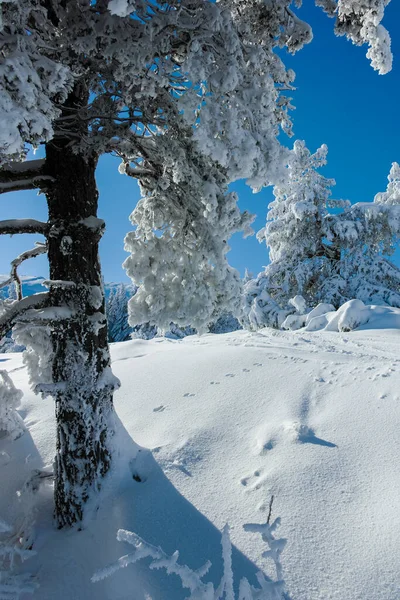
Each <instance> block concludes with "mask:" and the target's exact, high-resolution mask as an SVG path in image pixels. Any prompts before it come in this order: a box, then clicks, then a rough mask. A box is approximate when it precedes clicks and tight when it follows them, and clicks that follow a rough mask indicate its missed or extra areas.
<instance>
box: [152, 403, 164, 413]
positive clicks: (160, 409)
mask: <svg viewBox="0 0 400 600" xmlns="http://www.w3.org/2000/svg"><path fill="white" fill-rule="evenodd" d="M165 409H166V406H164V405H163V404H160V406H156V407H155V408H153V412H163V411H164V410H165Z"/></svg>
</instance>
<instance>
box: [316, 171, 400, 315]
mask: <svg viewBox="0 0 400 600" xmlns="http://www.w3.org/2000/svg"><path fill="white" fill-rule="evenodd" d="M399 175H400V169H399V166H398V164H397V163H393V165H392V168H391V170H390V173H389V176H388V181H389V183H388V186H387V189H386V191H385V192H381V193H378V194H376V196H375V199H374V202H362V203H358V204H355V205H353V206H351V207H349V208H348V209H347V210H345V211H344V212H343V213H341V214H338V215H331V216H329V217H328V218H327V223H326V232H327V236H328V238H329V239H330V240H331V242H332V243H333V244H334V245H335V246H336V247H337V248H338V249H340V264H339V265H338V267H337V271H338V273H339V274H340V277H341V279H342V280H343V281H344V282H345V285H344V286H343V289H342V297H343V301H342V302H340V304H343V302H344V301H347V300H352V299H354V298H355V299H358V300H362V301H363V302H364V303H366V304H389V305H390V306H397V307H400V269H399V268H398V267H397V266H396V265H395V264H394V263H392V262H391V261H390V258H389V257H390V256H391V255H392V254H393V253H394V251H395V249H396V247H397V245H398V242H399V239H400V178H399ZM328 285H329V282H328ZM336 306H338V304H336Z"/></svg>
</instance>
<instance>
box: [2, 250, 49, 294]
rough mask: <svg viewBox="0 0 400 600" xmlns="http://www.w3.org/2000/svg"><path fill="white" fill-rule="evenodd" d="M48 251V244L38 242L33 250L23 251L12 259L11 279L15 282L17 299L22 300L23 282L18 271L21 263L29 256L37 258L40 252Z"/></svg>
mask: <svg viewBox="0 0 400 600" xmlns="http://www.w3.org/2000/svg"><path fill="white" fill-rule="evenodd" d="M46 252H47V244H42V243H41V242H36V246H35V247H34V248H32V249H31V250H27V251H26V252H23V253H22V254H20V255H19V256H17V258H14V260H13V261H12V263H11V273H10V279H11V280H12V281H13V282H14V283H15V291H16V293H17V300H22V283H21V279H20V278H19V275H18V271H17V269H18V267H19V265H20V264H21V263H22V262H24V261H25V260H28V259H29V258H35V257H36V256H40V254H46Z"/></svg>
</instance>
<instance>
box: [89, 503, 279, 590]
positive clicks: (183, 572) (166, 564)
mask: <svg viewBox="0 0 400 600" xmlns="http://www.w3.org/2000/svg"><path fill="white" fill-rule="evenodd" d="M271 506H272V502H271V504H270V509H271ZM270 516H271V510H270V514H269V516H268V521H267V523H264V524H250V523H249V524H247V525H244V529H245V531H250V532H255V533H259V534H260V535H261V537H262V539H263V541H264V542H265V543H266V544H267V546H268V550H266V551H265V552H263V554H262V556H263V558H268V559H272V561H273V563H274V566H275V572H276V580H273V579H270V578H269V577H268V576H267V575H265V574H264V573H263V572H261V571H260V572H258V573H257V581H258V587H254V586H252V585H251V584H250V583H249V582H248V580H247V579H246V578H243V579H242V580H241V581H240V584H239V591H238V595H236V594H235V591H234V573H233V570H232V543H231V539H230V536H229V525H225V527H224V528H223V530H222V537H221V546H222V559H223V569H224V570H223V574H222V578H221V581H220V583H219V585H218V586H217V587H215V586H214V585H213V583H212V582H210V581H209V582H204V581H203V578H204V576H205V575H206V574H207V573H208V571H209V569H210V567H211V563H210V561H207V562H206V564H205V565H204V566H203V567H201V568H200V569H197V570H196V571H194V570H192V569H191V568H190V567H188V566H187V565H181V564H179V563H178V559H179V552H178V551H176V552H174V553H173V554H172V555H171V556H168V555H167V554H165V552H164V551H163V550H162V549H161V548H157V547H156V546H152V545H151V544H148V543H147V542H145V541H144V540H143V539H142V538H140V537H139V536H138V535H136V533H133V532H131V531H125V530H124V529H120V530H119V531H118V533H117V539H118V541H120V542H128V544H131V545H132V546H134V548H135V549H134V551H133V552H132V553H131V554H126V555H125V556H121V558H119V559H118V560H117V561H116V562H115V563H113V564H111V565H109V566H108V567H106V568H104V569H101V570H100V571H97V573H95V575H94V576H93V577H92V581H93V582H98V581H101V580H102V579H105V578H106V577H109V576H110V575H112V574H113V573H115V572H116V571H119V569H122V568H124V567H127V566H128V565H130V564H133V563H136V562H138V561H140V560H142V559H145V558H151V559H153V560H152V562H151V563H150V565H149V568H150V569H165V570H166V572H167V573H168V575H172V574H174V575H177V576H178V577H179V578H180V580H181V582H182V587H183V588H185V589H188V590H189V591H190V596H188V598H191V599H192V600H222V599H224V600H281V599H282V598H284V581H283V579H282V565H281V562H280V554H281V552H282V550H283V548H284V547H285V544H286V540H285V539H277V538H275V535H274V534H275V531H276V529H277V528H278V526H279V524H280V519H279V518H278V519H275V521H274V522H273V523H272V524H271V525H270V524H269V519H270Z"/></svg>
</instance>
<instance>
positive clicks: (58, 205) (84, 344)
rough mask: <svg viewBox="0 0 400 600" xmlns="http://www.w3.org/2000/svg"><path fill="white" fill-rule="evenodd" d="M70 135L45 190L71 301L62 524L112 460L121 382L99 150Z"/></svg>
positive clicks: (58, 337)
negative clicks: (106, 272) (102, 254)
mask: <svg viewBox="0 0 400 600" xmlns="http://www.w3.org/2000/svg"><path fill="white" fill-rule="evenodd" d="M87 98H88V95H87V91H86V90H85V89H83V88H82V86H80V85H79V84H78V85H76V86H75V88H74V90H73V92H72V93H71V94H70V96H69V98H68V100H67V105H68V107H70V108H71V107H73V108H79V107H81V106H84V104H86V102H87ZM68 114H70V112H69V113H68ZM82 127H84V125H82V124H81V123H80V122H79V119H77V122H76V125H75V132H78V133H79V134H80V135H84V134H85V133H86V131H82ZM69 142H70V140H69V139H66V138H62V137H55V139H54V140H52V142H50V143H48V144H47V146H46V170H47V171H48V172H49V174H50V175H51V176H52V177H54V179H55V183H54V184H53V185H52V186H51V188H50V189H47V190H46V197H47V201H48V207H49V224H50V232H49V234H48V257H49V265H50V280H51V283H50V304H51V306H53V307H65V308H66V311H65V314H63V312H62V311H61V320H58V321H55V325H54V327H52V333H51V336H52V346H53V351H54V355H53V358H52V360H53V363H52V375H53V386H52V390H51V393H52V394H54V396H55V404H56V421H57V451H56V459H55V491H54V494H55V516H56V520H57V524H58V526H59V527H60V528H61V527H64V526H71V525H74V524H75V523H80V522H81V521H82V518H83V515H84V506H85V503H86V502H87V500H88V499H89V497H90V495H91V493H92V491H97V490H99V489H100V486H101V480H102V478H103V477H104V475H105V474H106V473H107V471H108V470H109V468H110V464H111V451H110V436H111V435H112V431H110V423H111V417H112V411H113V404H112V395H113V391H114V389H115V388H116V387H117V386H118V385H119V382H118V380H117V379H116V378H114V377H113V375H112V373H111V368H110V354H109V348H108V343H107V322H106V317H105V302H104V290H103V285H102V280H101V268H100V262H99V257H98V243H99V240H100V238H101V235H102V232H103V228H104V223H103V222H102V221H100V220H99V219H97V204H98V192H97V187H96V181H95V169H96V164H97V156H96V155H94V154H89V155H87V156H83V155H82V154H79V153H74V151H73V149H72V148H71V146H70V145H69ZM69 311H70V312H69Z"/></svg>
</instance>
